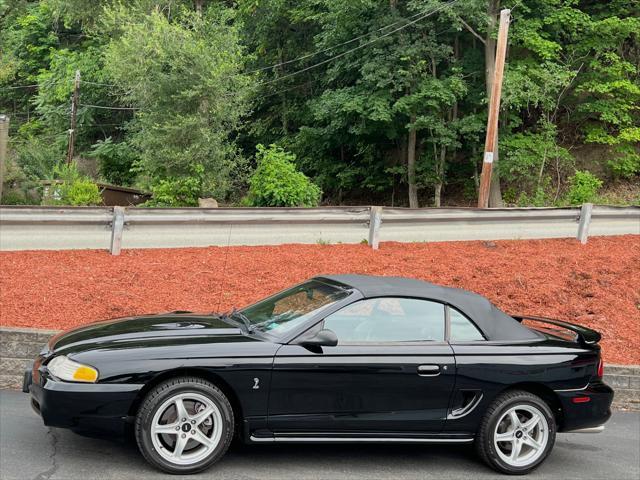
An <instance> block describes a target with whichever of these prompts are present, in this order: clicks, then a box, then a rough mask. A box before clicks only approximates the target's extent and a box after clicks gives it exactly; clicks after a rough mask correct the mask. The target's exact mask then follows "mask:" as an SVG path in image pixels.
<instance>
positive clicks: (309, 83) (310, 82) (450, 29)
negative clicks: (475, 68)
mask: <svg viewBox="0 0 640 480" xmlns="http://www.w3.org/2000/svg"><path fill="white" fill-rule="evenodd" d="M453 30H455V28H453V27H450V28H446V29H444V30H440V31H439V32H437V33H435V35H434V36H435V37H438V36H440V35H442V34H443V33H447V32H451V31H453ZM473 73H477V72H473ZM320 80H322V79H321V78H319V77H318V78H315V79H314V80H310V81H308V82H304V83H301V84H298V85H294V86H292V87H287V88H283V89H282V90H278V91H276V92H272V93H268V94H266V95H260V98H262V99H264V98H269V97H273V96H275V95H279V94H281V93H285V92H288V91H290V90H297V89H299V88H303V87H309V86H311V85H313V84H315V83H316V82H318V81H320Z"/></svg>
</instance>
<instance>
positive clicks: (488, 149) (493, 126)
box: [478, 8, 511, 208]
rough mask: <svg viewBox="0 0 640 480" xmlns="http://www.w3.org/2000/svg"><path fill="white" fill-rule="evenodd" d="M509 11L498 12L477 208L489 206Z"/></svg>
mask: <svg viewBox="0 0 640 480" xmlns="http://www.w3.org/2000/svg"><path fill="white" fill-rule="evenodd" d="M510 18H511V10H509V9H507V8H505V9H504V10H502V11H501V12H500V26H499V28H498V44H497V46H496V68H495V73H494V78H493V88H492V89H491V98H490V100H489V118H488V119H487V136H486V138H485V141H484V158H483V162H482V174H481V175H480V192H479V195H478V208H487V207H488V206H489V189H490V187H491V169H492V167H493V154H494V152H495V148H496V144H497V141H498V116H499V114H500V94H501V93H502V77H503V74H504V61H505V57H506V55H507V36H508V34H509V20H510Z"/></svg>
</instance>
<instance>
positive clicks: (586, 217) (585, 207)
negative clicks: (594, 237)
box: [576, 203, 593, 245]
mask: <svg viewBox="0 0 640 480" xmlns="http://www.w3.org/2000/svg"><path fill="white" fill-rule="evenodd" d="M592 211H593V203H583V204H582V208H581V209H580V223H579V224H578V235H577V237H576V238H577V239H578V240H580V243H582V244H583V245H584V244H585V243H587V238H589V224H590V223H591V212H592Z"/></svg>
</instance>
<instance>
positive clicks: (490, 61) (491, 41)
mask: <svg viewBox="0 0 640 480" xmlns="http://www.w3.org/2000/svg"><path fill="white" fill-rule="evenodd" d="M499 10H500V0H489V3H488V6H487V15H488V17H489V24H488V27H487V36H486V38H485V44H484V63H485V84H486V87H487V88H486V92H487V104H488V103H489V101H490V100H491V89H492V88H493V77H494V75H495V67H496V39H495V38H493V37H492V36H491V34H492V33H493V32H494V31H495V29H496V25H497V24H498V14H499V13H500V12H499ZM498 130H499V129H498ZM498 130H496V141H495V149H494V152H493V169H492V174H491V187H490V190H489V206H490V207H502V206H503V205H504V204H503V202H502V192H501V191H500V169H499V168H498V161H499V155H498V151H499V145H498V138H497V137H498Z"/></svg>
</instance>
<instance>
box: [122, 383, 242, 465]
mask: <svg viewBox="0 0 640 480" xmlns="http://www.w3.org/2000/svg"><path fill="white" fill-rule="evenodd" d="M185 393H187V394H188V393H192V394H199V395H202V396H204V397H206V398H207V399H209V400H210V401H211V402H213V404H215V406H216V407H217V408H218V410H219V412H220V414H221V418H222V425H221V429H222V434H221V437H220V440H219V442H218V444H217V445H216V446H215V447H213V450H212V451H211V452H210V453H208V455H207V456H206V458H203V459H202V460H199V461H198V462H197V463H193V464H190V465H179V464H176V463H172V462H170V461H168V460H167V459H165V458H163V457H162V456H161V455H160V454H159V453H158V451H157V450H156V448H155V447H154V442H153V440H152V434H151V426H152V422H153V418H154V416H155V414H156V412H157V411H158V409H159V408H160V407H161V406H162V405H163V404H164V403H165V402H167V401H168V400H169V399H171V398H172V397H175V396H176V395H179V394H185ZM233 431H234V417H233V409H232V407H231V404H230V403H229V400H228V399H227V397H226V396H225V395H224V393H223V392H222V391H221V390H220V389H219V388H218V387H216V386H215V385H213V384H212V383H211V382H208V381H206V380H204V379H202V378H198V377H177V378H173V379H170V380H167V381H165V382H163V383H160V384H158V385H157V386H156V387H154V388H153V389H152V390H151V391H150V392H149V393H148V394H147V396H146V397H145V398H144V400H143V401H142V403H141V405H140V409H139V410H138V414H137V415H136V422H135V436H136V442H137V443H138V448H139V449H140V452H141V453H142V455H143V456H144V458H145V460H147V462H149V463H150V464H151V465H153V466H154V467H156V468H158V469H160V470H162V471H163V472H167V473H171V474H191V473H197V472H201V471H202V470H205V469H207V468H209V467H210V466H211V465H213V464H214V463H216V462H217V461H218V460H220V458H222V456H223V455H224V454H225V453H226V451H227V449H228V448H229V445H230V443H231V440H232V439H233Z"/></svg>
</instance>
